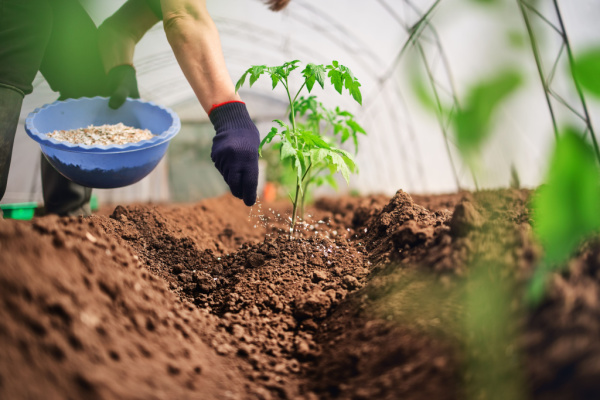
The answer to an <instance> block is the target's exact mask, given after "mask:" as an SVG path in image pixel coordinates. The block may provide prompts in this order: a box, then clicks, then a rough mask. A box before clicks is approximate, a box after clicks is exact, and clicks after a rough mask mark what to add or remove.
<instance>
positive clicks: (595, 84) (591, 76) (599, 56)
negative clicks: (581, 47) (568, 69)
mask: <svg viewBox="0 0 600 400" xmlns="http://www.w3.org/2000/svg"><path fill="white" fill-rule="evenodd" d="M573 74H574V76H575V78H576V79H577V80H578V81H579V83H580V84H581V86H583V87H584V88H585V89H586V90H587V91H589V92H590V93H591V94H593V95H594V96H597V97H600V47H595V48H591V49H588V50H587V51H585V52H584V53H582V54H581V55H579V56H578V57H575V65H574V66H573Z"/></svg>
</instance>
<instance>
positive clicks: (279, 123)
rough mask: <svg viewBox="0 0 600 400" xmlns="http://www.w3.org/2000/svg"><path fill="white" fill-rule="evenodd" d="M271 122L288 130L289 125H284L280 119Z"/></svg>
mask: <svg viewBox="0 0 600 400" xmlns="http://www.w3.org/2000/svg"><path fill="white" fill-rule="evenodd" d="M273 122H275V123H277V124H278V125H279V126H280V127H282V128H285V129H290V127H289V125H288V124H286V123H285V122H283V121H282V120H280V119H274V120H273Z"/></svg>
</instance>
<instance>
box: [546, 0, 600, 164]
mask: <svg viewBox="0 0 600 400" xmlns="http://www.w3.org/2000/svg"><path fill="white" fill-rule="evenodd" d="M554 9H555V10H556V16H557V17H558V23H559V24H560V28H561V30H562V38H563V42H564V43H565V46H566V48H567V56H568V58H569V66H570V67H571V76H572V78H573V83H574V84H575V90H577V95H578V96H579V100H580V101H581V106H582V107H583V113H584V115H585V124H586V125H587V128H588V130H589V131H590V135H591V137H592V143H593V145H594V151H595V152H596V159H597V160H598V162H600V148H599V146H598V141H597V140H596V134H595V133H594V127H593V126H592V120H591V118H590V115H589V112H588V107H587V104H586V101H585V96H584V95H583V91H582V90H581V85H580V84H579V79H578V78H577V74H576V73H575V68H576V66H575V60H574V58H573V52H572V50H571V44H570V42H569V38H568V37H567V31H566V29H565V25H564V23H563V19H562V14H561V13H560V9H559V8H558V2H557V1H556V0H554Z"/></svg>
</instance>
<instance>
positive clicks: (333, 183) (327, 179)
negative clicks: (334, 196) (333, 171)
mask: <svg viewBox="0 0 600 400" xmlns="http://www.w3.org/2000/svg"><path fill="white" fill-rule="evenodd" d="M325 182H327V184H329V186H331V187H332V188H334V189H335V190H338V189H339V186H338V183H337V181H336V180H335V179H334V178H333V175H325Z"/></svg>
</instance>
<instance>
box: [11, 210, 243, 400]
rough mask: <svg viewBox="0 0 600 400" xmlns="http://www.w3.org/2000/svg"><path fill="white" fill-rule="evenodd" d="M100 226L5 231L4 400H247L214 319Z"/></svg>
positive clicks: (66, 223) (55, 224)
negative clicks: (214, 341)
mask: <svg viewBox="0 0 600 400" xmlns="http://www.w3.org/2000/svg"><path fill="white" fill-rule="evenodd" d="M95 225H96V224H94V223H93V222H90V221H89V220H81V219H74V218H62V219H59V218H56V217H45V218H41V219H37V220H35V222H34V223H33V224H29V223H20V222H14V221H3V222H2V223H0V254H1V255H0V259H1V262H0V265H1V266H2V267H1V268H0V342H1V343H2V345H1V346H0V360H1V361H0V394H1V396H0V397H2V398H5V399H25V398H36V399H42V398H43V399H65V398H74V399H84V398H85V399H109V398H119V399H141V398H143V399H159V398H163V399H173V398H177V399H186V398H189V399H191V398H198V396H202V398H207V399H208V398H212V399H225V398H231V399H234V398H243V394H244V392H245V390H244V387H243V384H242V382H243V380H242V379H241V378H240V376H238V373H237V369H236V368H234V367H233V366H232V365H231V363H230V361H229V360H226V359H223V358H222V357H219V356H218V355H217V354H216V353H215V352H214V351H213V350H211V349H210V347H209V346H207V344H205V343H204V342H203V340H202V336H201V332H204V331H206V330H207V329H208V330H209V329H214V328H211V324H213V323H214V322H212V321H211V318H209V316H208V315H207V314H206V313H203V312H201V311H200V310H198V309H197V308H195V307H193V306H190V305H188V304H185V303H183V302H181V301H180V300H179V298H178V297H177V296H176V295H174V294H172V293H170V292H169V291H168V289H167V286H166V284H165V283H164V282H163V281H162V280H160V279H158V278H157V277H156V276H154V275H153V274H151V273H149V272H148V271H147V270H146V269H145V268H143V266H142V265H141V263H140V262H139V259H138V256H137V255H135V254H133V253H132V252H130V251H128V249H126V248H123V247H122V246H120V245H119V243H118V242H117V241H116V240H114V238H112V237H110V236H108V235H106V234H105V233H103V232H102V230H100V229H98V228H97V226H95Z"/></svg>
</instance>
